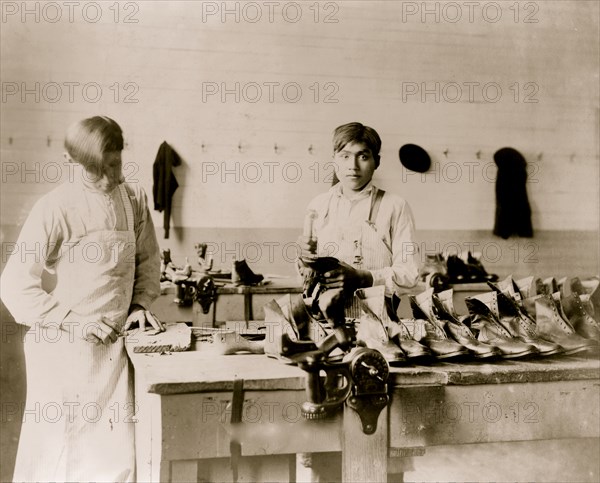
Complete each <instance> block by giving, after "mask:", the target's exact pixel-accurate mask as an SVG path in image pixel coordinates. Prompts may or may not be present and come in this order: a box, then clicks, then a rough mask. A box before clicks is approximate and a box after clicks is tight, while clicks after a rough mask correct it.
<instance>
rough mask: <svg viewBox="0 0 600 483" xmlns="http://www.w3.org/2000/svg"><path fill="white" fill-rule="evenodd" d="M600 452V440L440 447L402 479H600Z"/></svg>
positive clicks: (415, 461)
mask: <svg viewBox="0 0 600 483" xmlns="http://www.w3.org/2000/svg"><path fill="white" fill-rule="evenodd" d="M599 455H600V440H598V439H583V440H573V439H565V440H559V441H556V440H555V441H535V442H514V443H493V444H486V445H480V444H471V445H461V446H438V447H431V448H427V452H426V454H425V455H424V456H420V457H415V458H414V459H413V465H414V471H407V472H405V474H404V481H405V482H451V481H461V482H470V481H477V482H492V481H493V482H509V481H510V482H516V481H521V482H525V481H527V482H598V481H600V457H599ZM390 481H394V479H393V478H390Z"/></svg>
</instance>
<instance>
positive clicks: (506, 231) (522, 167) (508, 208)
mask: <svg viewBox="0 0 600 483" xmlns="http://www.w3.org/2000/svg"><path fill="white" fill-rule="evenodd" d="M494 161H495V163H496V165H497V166H498V174H497V177H496V218H495V223H494V235H496V236H499V237H501V238H504V239H507V238H509V237H510V236H511V235H517V236H520V237H532V236H533V228H532V226H531V208H530V206H529V199H528V198H527V187H526V183H527V161H525V158H524V157H523V156H522V155H521V153H519V152H518V151H517V150H515V149H512V148H502V149H500V150H498V151H496V153H495V154H494Z"/></svg>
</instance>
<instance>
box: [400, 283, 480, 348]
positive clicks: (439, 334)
mask: <svg viewBox="0 0 600 483" xmlns="http://www.w3.org/2000/svg"><path fill="white" fill-rule="evenodd" d="M432 297H433V289H432V288H430V289H428V290H425V292H422V293H421V294H419V295H417V296H414V295H409V296H408V299H409V301H410V307H411V309H412V313H413V317H414V318H415V319H421V320H426V321H427V322H428V323H427V324H425V326H424V327H425V332H426V335H425V338H424V339H423V342H424V343H425V345H427V347H429V349H430V350H431V353H432V354H433V355H434V356H435V357H436V358H437V359H439V360H448V359H454V358H457V357H464V356H466V355H468V354H469V351H468V350H467V349H466V348H465V347H464V346H462V345H461V344H459V343H458V342H456V341H455V340H453V339H450V338H449V337H448V335H447V334H446V331H445V330H444V326H445V321H443V320H440V319H438V318H437V317H436V316H435V314H434V313H433V301H432Z"/></svg>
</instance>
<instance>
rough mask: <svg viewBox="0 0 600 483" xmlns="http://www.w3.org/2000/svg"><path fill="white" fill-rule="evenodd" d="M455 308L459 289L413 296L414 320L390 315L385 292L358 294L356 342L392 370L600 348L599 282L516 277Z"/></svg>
mask: <svg viewBox="0 0 600 483" xmlns="http://www.w3.org/2000/svg"><path fill="white" fill-rule="evenodd" d="M488 285H489V287H490V289H491V291H489V292H485V293H481V294H478V295H475V296H472V297H468V298H466V299H465V304H466V306H467V309H468V311H469V314H468V315H459V314H458V313H457V312H456V310H455V308H454V305H453V289H447V290H444V291H442V292H438V293H435V292H434V289H433V288H428V289H427V290H425V291H424V292H422V293H421V294H418V295H416V296H414V295H409V297H408V298H409V301H410V305H411V309H412V313H413V318H412V319H402V320H400V319H398V318H397V317H395V314H394V313H393V312H391V311H389V310H386V309H385V307H384V306H383V304H382V303H381V300H382V292H381V288H380V287H371V288H368V289H361V290H359V291H357V292H356V295H357V297H358V298H359V300H360V304H361V307H362V308H363V317H361V319H360V321H358V322H357V341H358V343H359V344H361V345H366V346H367V347H370V348H372V349H377V350H379V351H380V352H381V353H382V354H383V355H384V356H385V357H386V359H387V360H388V362H389V363H390V364H392V365H394V364H402V363H405V362H409V363H414V364H424V363H429V362H431V361H432V360H439V361H448V360H456V359H462V360H486V361H487V360H490V359H493V358H502V359H517V358H523V357H545V356H553V355H557V354H564V355H571V354H576V353H581V354H583V353H595V352H596V351H597V350H598V348H599V347H600V286H599V283H598V280H596V279H594V280H590V281H587V282H582V281H581V280H580V279H579V278H577V277H575V278H568V279H567V278H565V279H562V280H561V281H560V282H557V281H556V279H554V278H549V279H546V280H541V279H535V278H534V277H527V278H524V279H520V280H514V279H513V278H512V277H511V276H509V277H507V278H506V279H505V280H503V281H501V282H498V283H494V282H490V281H488Z"/></svg>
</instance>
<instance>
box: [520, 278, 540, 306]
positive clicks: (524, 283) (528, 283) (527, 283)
mask: <svg viewBox="0 0 600 483" xmlns="http://www.w3.org/2000/svg"><path fill="white" fill-rule="evenodd" d="M515 284H516V285H517V288H518V289H519V293H520V294H521V299H522V300H525V299H528V298H531V297H535V296H536V295H537V294H538V293H537V290H536V285H535V280H534V278H533V276H529V277H525V278H521V279H520V280H515Z"/></svg>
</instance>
